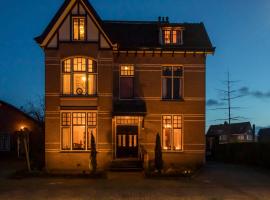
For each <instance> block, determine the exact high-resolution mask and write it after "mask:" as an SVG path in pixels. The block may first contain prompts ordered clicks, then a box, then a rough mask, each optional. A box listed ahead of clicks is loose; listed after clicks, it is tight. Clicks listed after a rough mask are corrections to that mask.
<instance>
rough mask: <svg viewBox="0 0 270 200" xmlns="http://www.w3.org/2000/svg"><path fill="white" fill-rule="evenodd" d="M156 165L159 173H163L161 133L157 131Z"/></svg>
mask: <svg viewBox="0 0 270 200" xmlns="http://www.w3.org/2000/svg"><path fill="white" fill-rule="evenodd" d="M155 167H156V169H157V170H158V173H161V170H162V169H163V160H162V147H161V141H160V135H159V133H157V136H156V147H155Z"/></svg>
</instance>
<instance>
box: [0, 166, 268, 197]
mask: <svg viewBox="0 0 270 200" xmlns="http://www.w3.org/2000/svg"><path fill="white" fill-rule="evenodd" d="M2 166H3V165H2ZM2 172H3V170H2ZM2 175H3V173H2ZM0 199H1V200H2V199H3V200H6V199H27V200H28V199H33V200H38V199H65V200H68V199H98V200H100V199H104V200H110V199H145V200H146V199H153V200H159V199H166V200H171V199H187V200H189V199H195V200H201V199H202V200H204V199H210V200H222V199H232V200H234V199H236V200H237V199H258V200H263V199H270V171H265V170H262V169H255V168H249V167H244V166H235V165H225V164H218V163H208V164H207V165H206V166H205V167H204V169H203V170H202V171H201V172H200V173H199V174H198V175H197V176H195V177H194V178H192V179H190V180H189V179H179V180H150V179H144V178H143V176H142V174H140V173H110V174H109V176H108V179H99V180H89V179H62V178H43V179H41V178H31V179H23V180H13V179H7V178H5V177H2V178H1V179H0Z"/></svg>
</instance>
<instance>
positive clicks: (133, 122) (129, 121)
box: [116, 116, 139, 125]
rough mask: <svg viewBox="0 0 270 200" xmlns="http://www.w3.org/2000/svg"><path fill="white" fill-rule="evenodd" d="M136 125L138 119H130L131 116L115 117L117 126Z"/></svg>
mask: <svg viewBox="0 0 270 200" xmlns="http://www.w3.org/2000/svg"><path fill="white" fill-rule="evenodd" d="M138 123H139V117H131V116H118V117H116V124H118V125H137V124H138Z"/></svg>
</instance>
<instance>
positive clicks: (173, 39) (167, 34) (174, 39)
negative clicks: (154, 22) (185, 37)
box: [163, 28, 182, 45]
mask: <svg viewBox="0 0 270 200" xmlns="http://www.w3.org/2000/svg"><path fill="white" fill-rule="evenodd" d="M163 44H175V45H177V44H182V32H181V30H178V29H177V30H175V29H173V28H170V29H164V30H163Z"/></svg>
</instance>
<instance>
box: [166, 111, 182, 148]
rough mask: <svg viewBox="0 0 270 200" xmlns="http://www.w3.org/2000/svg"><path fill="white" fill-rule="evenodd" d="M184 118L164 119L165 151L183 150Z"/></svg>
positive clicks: (173, 116) (168, 116)
mask: <svg viewBox="0 0 270 200" xmlns="http://www.w3.org/2000/svg"><path fill="white" fill-rule="evenodd" d="M182 138H183V137H182V116H181V115H164V116H163V117H162V146H163V149H165V150H176V151H177V150H182V149H183V146H182Z"/></svg>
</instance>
